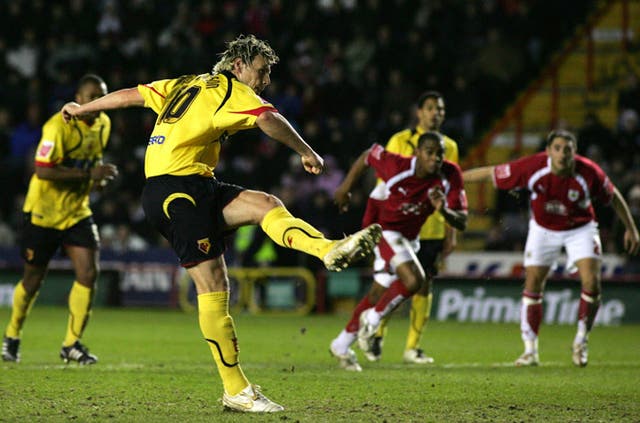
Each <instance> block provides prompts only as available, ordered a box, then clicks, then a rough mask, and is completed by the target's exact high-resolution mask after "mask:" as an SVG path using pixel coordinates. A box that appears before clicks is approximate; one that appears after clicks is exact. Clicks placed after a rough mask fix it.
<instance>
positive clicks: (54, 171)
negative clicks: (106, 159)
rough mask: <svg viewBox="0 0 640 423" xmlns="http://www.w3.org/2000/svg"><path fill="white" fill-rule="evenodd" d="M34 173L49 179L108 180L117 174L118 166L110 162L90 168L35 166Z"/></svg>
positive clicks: (41, 177)
mask: <svg viewBox="0 0 640 423" xmlns="http://www.w3.org/2000/svg"><path fill="white" fill-rule="evenodd" d="M35 172H36V175H37V176H38V178H40V179H46V180H49V181H86V180H89V179H90V180H93V181H110V180H113V179H114V178H115V177H116V176H118V168H117V167H116V166H115V165H113V164H111V163H106V164H101V165H98V166H96V167H93V168H91V169H79V168H74V167H66V166H54V167H43V166H36V170H35Z"/></svg>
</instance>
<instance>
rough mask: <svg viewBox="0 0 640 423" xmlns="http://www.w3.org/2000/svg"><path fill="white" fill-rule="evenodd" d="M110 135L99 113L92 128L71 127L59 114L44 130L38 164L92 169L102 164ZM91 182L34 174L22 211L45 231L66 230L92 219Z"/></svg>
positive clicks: (107, 122)
mask: <svg viewBox="0 0 640 423" xmlns="http://www.w3.org/2000/svg"><path fill="white" fill-rule="evenodd" d="M110 133H111V120H110V119H109V117H108V116H107V115H106V114H104V113H100V114H99V115H98V117H97V118H96V119H95V121H94V122H93V124H92V125H91V126H89V125H87V124H86V123H85V122H84V121H82V120H79V119H78V120H73V121H71V122H70V123H69V124H67V123H65V122H64V120H63V119H62V114H61V113H56V114H55V115H53V116H52V117H51V118H49V120H48V121H47V122H46V123H45V124H44V126H43V127H42V138H41V139H40V143H39V144H38V148H37V149H36V157H35V162H36V163H35V165H36V166H43V167H55V166H58V165H61V166H65V167H72V168H79V169H85V170H88V169H91V168H93V167H95V166H96V165H98V164H100V163H102V151H103V150H104V149H105V147H106V146H107V142H108V139H109V134H110ZM92 184H93V182H92V181H88V180H87V181H49V180H44V179H40V178H38V177H37V176H36V175H35V174H34V175H33V176H32V177H31V181H30V182H29V190H28V191H27V196H26V199H25V202H24V207H23V211H24V212H25V213H31V222H32V223H33V224H34V225H37V226H42V227H45V228H53V229H59V230H64V229H67V228H70V227H71V226H73V225H75V224H76V223H78V222H79V221H80V220H82V219H84V218H87V217H89V216H91V209H90V208H89V193H90V192H91V187H92Z"/></svg>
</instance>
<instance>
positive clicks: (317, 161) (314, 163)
mask: <svg viewBox="0 0 640 423" xmlns="http://www.w3.org/2000/svg"><path fill="white" fill-rule="evenodd" d="M300 160H301V161H302V166H304V170H306V171H307V172H309V173H313V174H314V175H318V174H320V173H322V171H323V170H324V159H323V158H322V157H320V156H319V155H318V154H316V152H315V151H312V152H311V153H309V154H305V155H301V156H300Z"/></svg>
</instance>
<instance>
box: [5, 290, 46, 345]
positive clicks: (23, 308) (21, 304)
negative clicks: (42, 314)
mask: <svg viewBox="0 0 640 423" xmlns="http://www.w3.org/2000/svg"><path fill="white" fill-rule="evenodd" d="M37 296H38V293H36V294H35V295H29V294H28V293H27V291H25V290H24V286H23V285H22V281H20V282H18V283H17V284H16V287H15V289H14V290H13V307H12V308H11V319H10V320H9V325H7V329H6V330H5V332H4V334H5V335H6V336H8V337H9V338H20V334H21V332H22V325H23V324H24V319H26V318H27V315H29V311H30V310H31V307H32V306H33V303H34V302H35V300H36V297H37Z"/></svg>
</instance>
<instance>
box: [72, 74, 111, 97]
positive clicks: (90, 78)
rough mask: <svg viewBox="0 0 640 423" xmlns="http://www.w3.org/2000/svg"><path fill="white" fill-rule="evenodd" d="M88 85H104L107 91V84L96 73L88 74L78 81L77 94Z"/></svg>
mask: <svg viewBox="0 0 640 423" xmlns="http://www.w3.org/2000/svg"><path fill="white" fill-rule="evenodd" d="M87 84H96V85H98V86H102V85H104V87H105V89H106V88H107V83H106V82H104V79H102V78H101V77H99V76H98V75H96V74H95V73H88V74H86V75H84V76H83V77H82V78H80V80H79V81H78V86H77V88H76V92H77V91H80V89H81V88H82V87H84V86H85V85H87Z"/></svg>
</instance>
